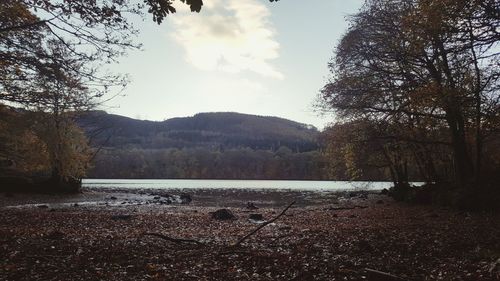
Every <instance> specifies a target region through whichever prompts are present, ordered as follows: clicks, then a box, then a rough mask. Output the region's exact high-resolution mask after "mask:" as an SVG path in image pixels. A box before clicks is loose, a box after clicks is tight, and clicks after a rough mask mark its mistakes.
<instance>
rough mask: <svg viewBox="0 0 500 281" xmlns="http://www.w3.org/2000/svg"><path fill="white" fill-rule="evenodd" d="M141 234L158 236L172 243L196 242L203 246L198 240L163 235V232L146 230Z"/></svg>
mask: <svg viewBox="0 0 500 281" xmlns="http://www.w3.org/2000/svg"><path fill="white" fill-rule="evenodd" d="M141 236H154V237H158V238H161V239H163V240H167V241H170V242H174V243H177V244H180V243H194V244H197V245H199V246H205V244H204V243H202V242H200V241H197V240H194V239H184V238H173V237H170V236H167V235H163V234H159V233H152V232H146V233H143V234H142V235H141Z"/></svg>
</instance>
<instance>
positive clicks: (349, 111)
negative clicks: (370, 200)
mask: <svg viewBox="0 0 500 281" xmlns="http://www.w3.org/2000/svg"><path fill="white" fill-rule="evenodd" d="M499 11H500V7H499V3H498V1H494V0H474V1H468V0H459V1H456V0H368V1H366V2H365V5H364V6H363V8H362V9H361V10H360V12H359V13H357V14H355V15H353V16H352V17H350V20H349V21H350V27H349V29H348V31H347V32H346V34H345V35H344V36H343V38H342V40H341V41H340V43H339V44H338V46H337V48H336V52H335V57H334V59H332V61H331V62H330V64H329V67H330V69H331V71H332V75H331V79H330V81H329V82H328V83H327V84H326V85H325V86H324V88H323V90H322V91H321V94H320V101H321V104H322V106H323V108H324V109H327V110H333V111H334V112H335V113H336V114H337V116H338V121H339V122H340V123H345V122H352V121H358V122H365V123H366V122H369V123H370V124H372V126H373V128H378V129H379V131H378V133H377V137H376V138H377V139H379V140H380V139H384V140H385V142H384V143H383V144H384V145H385V146H386V147H387V146H389V145H390V143H394V141H397V142H399V143H400V144H402V143H404V145H405V146H406V147H407V148H405V151H412V152H413V153H412V155H411V157H410V156H404V155H401V156H404V157H410V158H411V159H409V160H408V161H410V160H411V161H416V162H418V163H419V164H422V165H423V166H425V167H423V169H422V171H424V170H433V171H432V172H431V174H433V175H432V177H430V178H429V177H426V178H429V180H430V181H442V180H450V181H453V182H455V183H457V184H458V185H461V186H465V185H468V184H469V183H472V182H478V181H479V179H480V178H481V175H482V172H483V170H482V167H484V166H485V165H484V163H483V162H484V159H483V155H484V151H485V149H487V148H486V147H487V146H488V145H489V144H488V141H489V140H492V139H495V138H497V137H498V128H499V112H500V111H499V109H500V108H499V107H500V94H499V86H500V83H499V82H500V80H499V78H500V68H499V66H500V65H499V62H500V52H499V39H500V37H499V35H500V33H499V30H498V26H500V13H499ZM367 140H368V139H367ZM409 148H411V149H410V150H408V149H409ZM391 150H394V149H391ZM436 150H439V151H441V152H442V153H445V154H448V155H451V156H452V159H450V161H449V162H448V163H449V165H450V166H451V167H450V169H447V168H446V169H444V168H443V169H437V168H436V167H437V166H438V163H437V162H438V161H437V159H427V158H429V157H428V156H426V155H428V152H430V151H434V152H435V151H436ZM425 151H427V153H425ZM443 158H446V157H444V156H443ZM436 169H437V170H436ZM450 170H451V171H450ZM431 178H432V179H431Z"/></svg>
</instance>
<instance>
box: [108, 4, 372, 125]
mask: <svg viewBox="0 0 500 281" xmlns="http://www.w3.org/2000/svg"><path fill="white" fill-rule="evenodd" d="M176 2H179V1H176ZM204 2H205V5H204V6H203V9H202V11H201V13H199V14H197V13H190V12H188V11H187V7H186V9H184V7H183V6H185V5H182V4H181V3H180V2H179V4H177V7H178V13H177V14H174V15H173V16H169V17H168V18H167V19H166V20H165V21H164V23H163V24H162V25H160V26H158V25H156V24H154V23H153V22H152V20H151V18H150V17H147V19H146V21H144V22H140V21H138V22H137V23H136V27H137V28H138V29H139V30H140V32H141V33H140V35H139V37H138V38H137V39H138V41H139V42H142V43H143V51H134V52H130V53H129V55H128V56H127V57H124V58H123V59H121V63H120V64H119V65H117V66H115V67H114V71H119V72H122V73H128V74H129V75H130V77H131V79H132V82H131V83H130V84H129V85H128V86H127V88H126V90H125V92H124V93H123V94H124V96H120V97H117V98H114V99H113V100H111V101H110V102H108V103H106V106H105V107H103V109H105V110H107V111H109V112H112V113H116V114H120V115H125V116H129V117H133V118H139V119H149V120H164V119H168V118H172V117H182V116H191V115H194V114H196V113H198V112H220V111H233V112H241V113H249V114H257V115H270V116H279V117H283V118H287V119H292V120H295V121H298V122H302V123H307V124H312V125H314V126H316V127H318V128H323V127H324V125H325V124H327V123H328V122H331V121H332V118H333V117H332V116H318V113H316V112H315V111H314V108H313V106H312V105H313V102H314V100H315V97H316V96H317V94H318V92H319V89H321V87H322V86H323V85H324V84H325V82H326V80H327V77H328V68H327V63H328V61H329V60H330V58H331V57H332V55H333V48H334V46H335V45H336V43H337V42H338V40H339V39H340V36H341V35H342V34H343V33H344V32H345V30H346V28H347V23H346V21H345V19H346V16H347V15H349V14H352V13H355V12H356V11H357V10H358V9H359V8H360V7H361V5H362V2H363V1H362V0H348V1H346V0H310V1H297V0H281V1H279V2H275V3H270V2H269V1H268V0H237V1H235V0H205V1H204ZM148 16H149V15H148Z"/></svg>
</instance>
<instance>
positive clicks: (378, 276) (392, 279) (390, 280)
mask: <svg viewBox="0 0 500 281" xmlns="http://www.w3.org/2000/svg"><path fill="white" fill-rule="evenodd" d="M365 271H366V272H367V273H368V277H369V278H368V279H369V280H384V281H404V280H406V279H403V278H401V277H399V276H396V275H392V274H390V273H387V272H383V271H379V270H375V269H371V268H365Z"/></svg>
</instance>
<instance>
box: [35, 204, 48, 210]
mask: <svg viewBox="0 0 500 281" xmlns="http://www.w3.org/2000/svg"><path fill="white" fill-rule="evenodd" d="M37 207H38V208H40V209H47V208H49V206H47V205H38V206H37Z"/></svg>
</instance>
